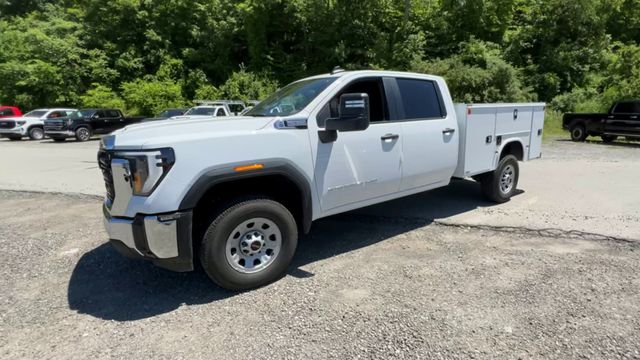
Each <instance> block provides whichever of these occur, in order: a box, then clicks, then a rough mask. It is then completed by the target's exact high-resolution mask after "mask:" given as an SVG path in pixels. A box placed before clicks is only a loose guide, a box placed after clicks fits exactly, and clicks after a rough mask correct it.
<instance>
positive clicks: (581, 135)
mask: <svg viewBox="0 0 640 360" xmlns="http://www.w3.org/2000/svg"><path fill="white" fill-rule="evenodd" d="M570 131H571V140H573V141H576V142H582V141H585V140H587V136H588V134H587V129H586V128H585V127H584V125H582V124H575V125H573V126H572V127H571V129H570Z"/></svg>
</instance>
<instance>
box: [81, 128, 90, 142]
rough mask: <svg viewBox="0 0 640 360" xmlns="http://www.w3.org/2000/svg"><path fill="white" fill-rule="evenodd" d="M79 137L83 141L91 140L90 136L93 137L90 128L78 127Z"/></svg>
mask: <svg viewBox="0 0 640 360" xmlns="http://www.w3.org/2000/svg"><path fill="white" fill-rule="evenodd" d="M78 138H79V139H80V140H81V141H87V140H89V138H91V134H90V133H89V129H87V128H80V129H78Z"/></svg>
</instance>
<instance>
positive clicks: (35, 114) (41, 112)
mask: <svg viewBox="0 0 640 360" xmlns="http://www.w3.org/2000/svg"><path fill="white" fill-rule="evenodd" d="M46 113H47V110H33V111H29V112H28V113H26V114H24V115H23V116H24V117H35V118H39V117H43V116H44V114H46Z"/></svg>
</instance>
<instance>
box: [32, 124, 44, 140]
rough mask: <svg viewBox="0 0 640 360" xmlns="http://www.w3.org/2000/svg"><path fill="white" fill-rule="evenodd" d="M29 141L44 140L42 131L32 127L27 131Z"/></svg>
mask: <svg viewBox="0 0 640 360" xmlns="http://www.w3.org/2000/svg"><path fill="white" fill-rule="evenodd" d="M29 139H31V140H42V139H44V129H42V128H39V127H34V128H31V129H30V130H29Z"/></svg>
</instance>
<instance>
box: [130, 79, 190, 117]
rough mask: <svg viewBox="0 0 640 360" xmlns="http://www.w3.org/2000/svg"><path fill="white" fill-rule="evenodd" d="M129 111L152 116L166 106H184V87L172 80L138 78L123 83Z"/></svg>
mask: <svg viewBox="0 0 640 360" xmlns="http://www.w3.org/2000/svg"><path fill="white" fill-rule="evenodd" d="M122 97H123V99H124V101H125V104H126V108H127V112H128V113H130V114H133V115H145V116H152V115H154V114H158V113H160V112H161V111H162V110H164V109H166V108H175V107H183V106H185V105H186V103H187V101H185V99H184V98H183V97H182V87H181V86H180V84H178V83H176V82H174V81H171V80H157V79H153V78H149V79H138V80H134V81H130V82H126V83H124V84H122Z"/></svg>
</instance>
